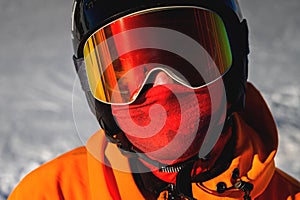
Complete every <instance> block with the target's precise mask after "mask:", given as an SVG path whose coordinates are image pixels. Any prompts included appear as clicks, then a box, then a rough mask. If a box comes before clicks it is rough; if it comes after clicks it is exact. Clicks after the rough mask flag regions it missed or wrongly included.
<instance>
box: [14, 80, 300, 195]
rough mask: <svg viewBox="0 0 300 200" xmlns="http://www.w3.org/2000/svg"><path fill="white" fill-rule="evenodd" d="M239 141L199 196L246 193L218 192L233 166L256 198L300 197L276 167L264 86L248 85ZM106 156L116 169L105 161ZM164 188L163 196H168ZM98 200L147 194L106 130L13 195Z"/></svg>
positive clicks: (299, 187)
mask: <svg viewBox="0 0 300 200" xmlns="http://www.w3.org/2000/svg"><path fill="white" fill-rule="evenodd" d="M234 117H235V122H236V129H237V144H236V151H235V155H234V159H233V160H232V162H231V165H230V166H229V167H228V169H227V170H226V171H225V172H223V173H222V174H221V175H219V176H217V177H215V178H213V179H211V180H209V181H206V182H204V183H202V184H198V185H196V184H193V185H192V190H193V195H194V197H195V198H196V199H210V200H218V199H222V200H224V199H225V200H231V199H241V200H242V199H243V195H244V193H243V192H241V191H239V190H236V189H232V190H227V191H225V192H224V193H222V194H218V193H217V192H216V185H217V183H219V182H224V183H226V185H227V187H230V186H232V183H231V181H230V179H231V175H232V171H233V169H234V168H239V169H240V174H241V176H242V177H241V179H242V180H243V181H247V182H250V183H252V184H253V185H254V189H253V191H252V192H251V193H250V195H251V197H252V199H257V200H300V183H299V182H298V181H297V180H295V179H293V178H291V177H290V176H288V175H287V174H285V173H284V172H282V171H281V170H279V169H276V168H275V164H274V156H275V154H276V151H277V131H276V127H275V123H274V120H273V118H272V116H271V114H270V111H269V109H268V107H267V106H266V104H265V102H264V100H263V99H262V97H261V96H260V94H259V92H258V91H257V90H256V89H255V88H254V87H253V86H252V85H250V84H248V87H247V99H246V109H245V112H244V113H239V114H235V115H234ZM99 160H100V161H104V160H105V161H107V163H108V162H109V163H110V165H111V166H113V167H114V169H112V168H110V167H109V166H106V165H103V164H102V162H100V161H99ZM165 196H166V194H165V193H162V194H161V195H160V196H159V198H158V199H165ZM23 199H24V200H28V199H30V200H40V199H43V200H60V199H70V200H90V199H91V200H99V199H101V200H102V199H104V200H106V199H113V200H119V199H130V200H131V199H134V200H137V199H145V198H144V197H143V196H142V194H141V193H140V191H139V189H138V188H137V186H136V185H135V183H134V180H133V177H132V175H131V173H130V168H129V165H128V160H127V159H126V157H124V156H123V155H122V154H121V153H120V152H119V151H118V149H117V148H116V147H115V146H114V145H112V144H110V143H107V142H106V140H105V138H104V134H103V132H102V131H99V132H97V133H96V134H94V135H93V136H92V137H91V138H90V140H89V141H88V143H87V145H86V147H80V148H77V149H75V150H73V151H70V152H68V153H66V154H64V155H62V156H60V157H58V158H56V159H54V160H53V161H51V162H49V163H46V164H44V165H42V166H41V167H39V168H38V169H37V170H34V171H33V172H31V173H30V174H29V175H27V176H26V177H25V178H24V179H23V180H22V181H21V182H20V184H19V185H18V186H17V187H16V188H15V190H14V191H13V192H12V194H11V196H10V197H9V200H23Z"/></svg>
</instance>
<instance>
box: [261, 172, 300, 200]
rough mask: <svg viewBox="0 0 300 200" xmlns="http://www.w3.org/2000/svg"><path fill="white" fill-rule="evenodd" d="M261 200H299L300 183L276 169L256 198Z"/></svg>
mask: <svg viewBox="0 0 300 200" xmlns="http://www.w3.org/2000/svg"><path fill="white" fill-rule="evenodd" d="M263 199H273V200H292V199H293V200H300V182H299V181H297V180H296V179H294V178H293V177H291V176H290V175H288V174H286V173H285V172H283V171H281V170H280V169H276V171H275V173H274V175H273V178H272V180H271V182H270V184H269V185H268V187H267V188H266V190H265V192H264V193H263V194H262V195H261V196H260V197H259V198H258V200H263Z"/></svg>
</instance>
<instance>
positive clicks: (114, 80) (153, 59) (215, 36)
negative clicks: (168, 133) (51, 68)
mask: <svg viewBox="0 0 300 200" xmlns="http://www.w3.org/2000/svg"><path fill="white" fill-rule="evenodd" d="M74 61H75V65H76V66H77V71H78V74H79V78H80V80H81V84H82V86H83V89H84V90H85V91H90V92H91V93H92V95H93V96H94V97H95V98H96V99H97V100H99V101H101V102H104V103H107V104H118V105H119V104H120V105H124V104H130V103H132V102H133V101H134V100H135V99H136V98H137V96H138V94H139V93H140V92H141V90H142V88H143V86H144V85H145V84H151V81H153V80H151V74H155V73H154V72H156V71H164V72H165V73H167V74H168V75H169V76H170V77H171V78H173V79H174V80H175V81H176V82H178V83H180V84H183V85H185V86H187V87H189V88H193V89H197V88H200V87H203V86H206V85H207V84H209V83H211V82H213V81H215V80H217V79H219V78H221V77H222V76H223V75H224V74H225V73H226V72H227V71H228V70H229V68H230V67H231V65H232V52H231V47H230V43H229V39H228V35H227V33H226V28H225V25H224V23H223V21H222V19H221V17H220V16H219V15H218V14H216V13H215V12H213V11H210V10H208V9H204V8H199V7H186V6H185V7H182V6H173V7H163V8H155V9H148V10H143V11H140V12H136V13H133V14H130V15H127V16H124V17H122V18H119V19H117V20H115V21H113V22H111V23H109V24H108V25H106V26H104V27H101V28H99V29H98V30H97V31H95V32H94V33H93V34H92V35H91V36H90V37H89V38H88V39H87V40H86V42H85V44H84V46H83V58H82V59H74Z"/></svg>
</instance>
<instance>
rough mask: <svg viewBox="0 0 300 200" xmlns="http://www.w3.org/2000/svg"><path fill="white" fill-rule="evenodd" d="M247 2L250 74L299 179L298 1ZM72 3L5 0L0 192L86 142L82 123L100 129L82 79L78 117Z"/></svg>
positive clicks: (284, 160)
mask: <svg viewBox="0 0 300 200" xmlns="http://www.w3.org/2000/svg"><path fill="white" fill-rule="evenodd" d="M241 5H242V7H243V11H244V16H245V17H247V19H248V24H249V26H250V43H251V56H250V66H249V69H250V80H251V81H252V82H254V84H255V85H256V86H257V87H258V88H259V89H261V91H262V92H263V94H264V96H265V97H266V99H267V100H268V103H269V105H270V107H271V109H272V111H273V113H274V115H275V118H276V122H277V123H278V126H279V130H280V131H281V135H280V149H279V153H278V157H277V160H276V161H277V164H278V165H279V166H280V167H282V168H283V169H284V170H286V171H287V172H289V173H291V174H293V175H295V176H296V177H298V178H300V171H299V170H300V161H299V159H297V156H296V155H297V153H299V152H300V147H299V143H300V125H299V124H300V79H299V77H300V69H299V64H298V63H297V61H299V58H298V56H299V55H300V54H299V51H300V48H299V47H300V30H299V29H300V17H299V10H300V2H299V0H289V1H278V0H276V3H275V2H274V0H265V1H258V0H252V1H246V0H242V1H241ZM258 5H259V6H258ZM71 6H72V0H66V1H60V0H53V1H46V0H27V1H21V0H11V1H1V2H0V26H1V29H0V44H1V46H0V96H1V98H0V135H1V140H0V158H1V162H0V171H1V172H2V173H1V174H0V196H1V194H2V193H8V192H9V191H10V189H11V187H13V185H14V184H15V183H16V182H17V181H18V179H19V177H20V176H23V175H24V174H25V173H27V172H28V171H29V170H31V169H32V168H34V167H36V166H38V165H39V164H40V163H42V162H45V161H46V160H49V159H51V158H53V157H54V156H56V155H58V154H61V153H62V152H65V151H67V150H69V149H72V148H74V147H75V146H79V145H81V144H82V143H81V141H80V139H79V137H78V136H77V135H76V128H77V129H78V130H79V132H81V133H82V132H84V131H86V130H88V131H86V132H88V133H90V132H93V131H94V129H95V121H93V122H91V121H92V120H93V119H90V118H89V116H88V114H87V113H88V108H83V109H82V108H78V107H76V105H77V104H78V105H79V104H80V105H82V104H83V105H85V100H84V97H83V96H82V93H81V92H80V91H79V89H78V88H79V86H78V84H77V86H76V87H75V92H74V95H75V97H74V107H75V110H74V111H75V112H74V113H75V115H76V122H77V127H75V125H74V122H73V116H72V114H73V113H72V89H73V83H74V79H75V72H74V70H73V64H72V60H71V56H72V45H71V40H70V31H69V30H70V16H71ZM78 96H81V97H82V98H81V99H80V98H79V97H78ZM0 199H1V197H0Z"/></svg>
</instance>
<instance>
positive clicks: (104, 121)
mask: <svg viewBox="0 0 300 200" xmlns="http://www.w3.org/2000/svg"><path fill="white" fill-rule="evenodd" d="M85 95H86V98H87V101H88V105H89V107H90V110H91V112H92V113H93V114H94V115H95V116H96V118H97V121H98V122H99V124H100V126H101V128H102V129H104V130H105V133H106V135H107V136H110V137H112V136H113V135H116V134H118V133H120V132H122V131H121V129H120V128H119V126H118V125H117V123H116V121H115V119H114V117H113V115H112V111H111V105H109V104H105V103H102V102H100V101H98V100H97V99H95V98H94V97H93V95H92V93H91V92H90V91H88V92H85Z"/></svg>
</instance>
